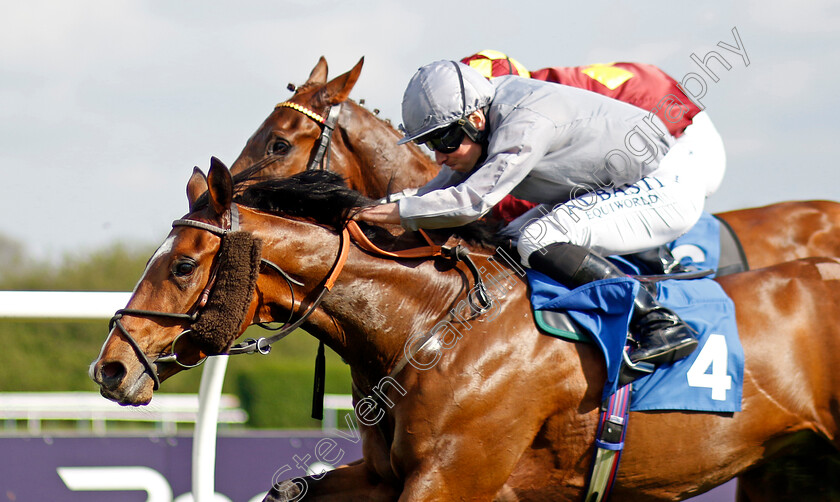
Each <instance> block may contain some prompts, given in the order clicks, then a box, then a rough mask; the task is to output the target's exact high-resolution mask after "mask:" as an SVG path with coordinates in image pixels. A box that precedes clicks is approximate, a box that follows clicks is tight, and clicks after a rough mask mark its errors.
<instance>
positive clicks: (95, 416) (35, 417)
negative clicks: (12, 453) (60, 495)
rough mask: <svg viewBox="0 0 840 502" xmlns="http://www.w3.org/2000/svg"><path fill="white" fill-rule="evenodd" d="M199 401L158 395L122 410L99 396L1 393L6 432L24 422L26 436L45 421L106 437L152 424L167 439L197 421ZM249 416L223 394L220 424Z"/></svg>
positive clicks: (191, 396)
mask: <svg viewBox="0 0 840 502" xmlns="http://www.w3.org/2000/svg"><path fill="white" fill-rule="evenodd" d="M198 410H199V398H198V396H197V395H196V394H158V395H156V396H155V398H154V400H153V401H152V404H151V405H149V406H144V407H132V406H120V405H119V404H117V403H114V402H112V401H108V400H107V399H103V398H102V396H100V395H99V393H97V392H0V420H5V421H6V430H9V429H10V425H14V429H16V428H17V427H16V424H15V422H16V421H18V420H20V421H25V422H26V426H27V432H28V433H29V434H32V435H37V434H40V433H41V423H42V422H43V421H44V420H56V421H75V422H78V423H79V425H80V426H83V425H86V424H87V423H90V426H91V430H92V431H93V432H94V433H95V434H97V435H100V436H101V435H104V434H105V432H106V424H107V422H111V421H119V422H151V423H154V424H156V425H157V426H158V428H159V430H160V431H161V432H162V433H163V434H166V435H174V434H175V433H176V432H177V424H179V423H191V422H197V421H198ZM247 420H248V414H247V413H245V410H243V409H241V408H240V407H239V398H238V397H236V396H233V395H230V394H223V395H222V396H220V401H219V416H218V421H219V422H222V423H228V424H243V423H245V422H246V421H247Z"/></svg>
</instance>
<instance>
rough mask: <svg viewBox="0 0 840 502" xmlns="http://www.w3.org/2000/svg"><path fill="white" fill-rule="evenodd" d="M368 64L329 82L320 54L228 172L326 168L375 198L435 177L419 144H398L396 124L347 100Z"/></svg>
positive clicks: (278, 173)
mask: <svg viewBox="0 0 840 502" xmlns="http://www.w3.org/2000/svg"><path fill="white" fill-rule="evenodd" d="M363 63H364V58H361V59H360V60H359V62H358V63H356V65H355V66H354V67H353V68H352V69H351V70H350V71H348V72H347V73H344V74H342V75H340V76H338V77H336V78H334V79H332V80H329V81H327V70H328V68H327V62H326V60H325V59H324V57H323V56H322V57H321V58H320V60H319V61H318V63H317V64H316V65H315V67H314V68H313V69H312V72H311V73H310V75H309V78H308V79H307V81H306V83H304V84H303V85H301V86H300V87H298V88H296V89H295V93H294V95H293V96H292V97H291V98H289V99H288V100H286V101H283V102H282V103H279V104H278V105H277V106H275V108H274V110H273V111H272V112H271V114H270V115H269V116H268V118H266V119H265V121H264V122H263V123H262V125H260V127H259V128H258V129H257V131H256V132H255V133H254V134H253V135H252V136H251V137H250V138H249V139H248V142H247V143H246V145H245V147H244V148H243V149H242V152H241V153H240V154H239V157H238V158H237V159H236V161H235V162H234V163H233V165H232V166H231V172H232V173H233V174H234V175H240V176H242V175H245V176H249V175H251V174H255V173H256V174H259V175H260V176H262V177H264V178H280V177H288V176H290V175H292V174H295V173H299V172H301V171H304V170H306V169H327V170H331V171H333V172H335V173H337V174H339V175H341V176H342V177H344V178H345V179H346V180H347V182H348V184H349V186H350V187H351V188H353V189H355V190H358V191H359V192H361V193H363V194H364V195H366V196H369V197H374V198H379V197H384V196H385V195H387V194H388V193H393V192H395V191H399V190H402V189H405V188H413V187H418V186H421V185H423V184H424V183H425V182H427V181H428V180H430V179H431V178H432V177H433V176H434V175H435V174H437V170H438V166H437V165H436V164H435V163H434V161H433V160H432V159H431V158H430V157H429V156H428V155H426V154H425V153H423V152H422V151H421V150H420V149H419V148H418V147H417V146H416V145H414V144H408V145H397V144H396V143H397V141H398V140H399V138H400V134H399V132H397V131H396V129H394V128H393V127H391V125H390V124H389V123H388V122H386V121H384V120H381V119H379V118H377V117H376V115H375V114H374V113H371V112H370V111H368V110H367V109H365V108H363V107H362V106H359V105H358V104H356V103H354V102H353V101H352V100H349V99H348V96H349V95H350V92H351V91H352V89H353V87H354V86H355V84H356V82H357V81H358V79H359V75H360V74H361V71H362V65H363ZM334 131H335V132H336V134H333V132H334Z"/></svg>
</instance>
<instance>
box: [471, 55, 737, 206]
mask: <svg viewBox="0 0 840 502" xmlns="http://www.w3.org/2000/svg"><path fill="white" fill-rule="evenodd" d="M461 62H462V63H464V64H466V65H469V66H471V67H472V68H474V69H476V70H477V71H478V72H479V73H481V74H482V75H484V77H485V78H488V79H493V78H495V77H500V76H503V75H519V76H522V77H530V78H534V79H537V80H545V81H547V82H555V83H558V84H564V85H570V86H572V87H578V88H581V89H586V90H588V91H592V92H597V93H598V94H603V95H604V96H608V97H611V98H613V99H617V100H619V101H624V102H625V103H630V104H631V105H634V106H638V107H639V108H642V109H644V110H648V111H651V112H652V113H654V114H656V116H657V117H659V118H660V119H661V120H662V122H663V123H664V124H665V126H666V127H667V128H668V132H670V133H671V135H672V136H674V137H675V138H678V141H679V142H682V143H687V144H688V147H689V148H691V150H692V151H693V152H694V155H699V156H702V159H701V160H700V162H702V163H703V166H704V169H705V170H706V171H707V176H706V182H707V187H706V196H707V197H708V196H710V195H712V194H713V193H714V192H715V191H716V190H717V188H718V187H719V186H720V183H721V181H722V179H723V174H724V171H725V170H726V153H725V151H724V148H723V141H722V140H721V137H720V134H718V132H717V129H715V126H714V125H713V124H712V121H711V120H710V119H709V116H708V114H707V113H706V112H704V111H702V110H700V108H698V107H697V105H695V104H694V103H693V102H692V101H691V100H690V99H689V98H688V97H687V96H686V95H685V93H684V92H683V91H682V89H681V88H680V87H679V84H678V83H677V81H676V80H674V79H673V78H671V77H670V76H669V75H668V74H666V73H665V72H663V71H662V70H661V69H659V68H657V67H656V66H653V65H649V64H643V63H609V64H594V65H589V66H574V67H561V66H556V67H551V68H543V69H540V70H535V71H533V72H529V71H528V70H527V69H526V68H525V66H523V65H522V63H520V62H519V61H517V60H515V59H513V58H511V57H510V56H508V55H507V54H504V53H502V52H499V51H494V50H484V51H481V52H478V53H476V54H473V55H472V56H467V57H465V58H463V59H461ZM527 208H528V204H525V203H523V202H522V201H517V200H515V199H512V198H506V199H504V200H503V201H502V202H500V203H499V204H498V205H497V206H496V207H495V208H493V212H494V214H496V216H497V217H499V218H501V219H504V220H506V221H510V220H511V219H513V218H514V217H516V216H518V214H521V212H522V211H524V210H525V209H527Z"/></svg>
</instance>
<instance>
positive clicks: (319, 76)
mask: <svg viewBox="0 0 840 502" xmlns="http://www.w3.org/2000/svg"><path fill="white" fill-rule="evenodd" d="M306 83H307V84H318V85H323V84H326V83H327V60H326V59H324V56H321V57H320V59H318V64H316V65H315V68H312V72H311V73H310V74H309V78H308V79H307V80H306Z"/></svg>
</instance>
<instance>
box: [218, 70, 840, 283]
mask: <svg viewBox="0 0 840 502" xmlns="http://www.w3.org/2000/svg"><path fill="white" fill-rule="evenodd" d="M363 62H364V58H362V60H360V61H359V62H358V63H357V64H356V66H354V67H353V69H351V70H350V71H349V72H347V73H345V74H343V75H340V76H339V77H336V78H335V79H333V80H330V81H329V82H328V81H327V62H326V60H325V59H324V58H323V57H321V58H320V60H319V61H318V63H317V64H316V65H315V67H314V68H313V69H312V72H311V74H310V75H309V79H307V81H306V83H305V84H303V85H301V86H300V87H299V88H298V89H297V90H296V92H295V94H294V95H293V96H292V97H291V98H289V100H288V101H286V102H285V103H284V104H288V103H292V104H294V105H297V106H299V107H302V108H301V109H304V110H307V111H311V112H312V113H313V114H314V115H315V116H316V117H320V118H321V119H323V117H324V116H325V115H328V111H329V110H330V108H331V107H333V108H334V107H336V106H337V105H341V108H340V113H339V116H338V123H337V125H336V126H335V129H336V131H337V132H336V134H333V135H332V136H331V138H332V140H331V142H332V144H331V148H330V151H331V156H332V157H331V158H329V155H330V154H329V153H328V154H326V158H327V159H329V164H327V163H326V162H327V160H324V164H323V166H324V167H326V168H328V169H330V170H332V171H334V172H336V173H338V174H340V175H341V176H343V177H345V178H346V179H347V180H348V183H349V185H350V187H351V188H354V189H356V190H358V191H360V192H361V193H363V194H364V195H367V196H368V197H373V198H381V197H385V196H386V195H388V194H389V193H393V192H396V191H399V190H402V189H404V188H416V187H419V186H421V185H423V184H424V183H426V182H427V181H429V180H430V179H431V178H432V177H434V175H435V174H437V172H438V166H437V164H435V162H434V160H433V159H431V158H430V157H429V155H426V154H425V153H424V152H423V151H422V150H421V149H420V148H419V147H417V146H416V145H414V144H413V143H409V144H406V145H400V146H397V145H396V142H397V140H398V139H399V138H400V137H401V135H400V133H398V132H397V131H396V130H395V129H394V128H393V127H391V125H390V124H389V123H387V122H386V121H383V120H381V119H379V118H377V117H376V116H375V115H374V114H373V113H371V112H370V111H368V110H367V109H365V108H363V107H361V106H359V105H358V104H356V103H354V102H353V101H352V100H348V99H347V98H348V96H349V94H350V91H351V90H352V89H353V86H354V85H355V84H356V81H357V80H358V78H359V75H360V74H361V71H362V64H363ZM323 128H324V126H323V125H322V124H321V123H319V120H318V118H313V117H312V116H311V115H307V114H304V113H302V112H301V111H299V109H295V108H292V107H290V106H278V107H276V108H275V109H274V111H272V113H271V114H270V115H269V116H268V117H267V118H266V119H265V121H264V122H263V123H262V125H261V126H260V127H259V129H257V131H256V132H255V133H254V134H253V135H252V136H251V138H250V139H249V140H248V142H247V144H246V145H245V147H244V148H243V150H242V153H240V154H239V157H238V158H237V159H236V161H235V162H234V163H233V165H232V166H231V172H233V173H234V174H238V173H242V172H244V171H249V170H250V171H258V172H260V173H261V174H262V175H264V176H266V177H286V176H290V175H292V174H294V173H298V172H301V171H302V170H304V169H306V167H307V166H308V165H309V164H310V163H311V161H312V159H313V157H314V156H315V155H316V152H317V150H318V145H319V138H320V137H321V132H322V129H323ZM717 216H719V217H720V218H721V219H723V220H724V221H725V222H727V223H728V224H729V226H730V227H731V228H732V229H733V231H734V232H735V235H737V236H738V238H739V240H740V241H741V245H742V246H743V248H744V252H745V254H746V257H747V261H748V262H749V266H750V268H761V267H766V266H768V265H774V264H776V263H782V262H785V261H788V260H794V259H797V258H805V257H808V256H840V204H838V203H836V202H829V201H797V202H785V203H780V204H773V205H769V206H765V207H758V208H753V209H744V210H737V211H728V212H725V213H721V214H718V215H717Z"/></svg>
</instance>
